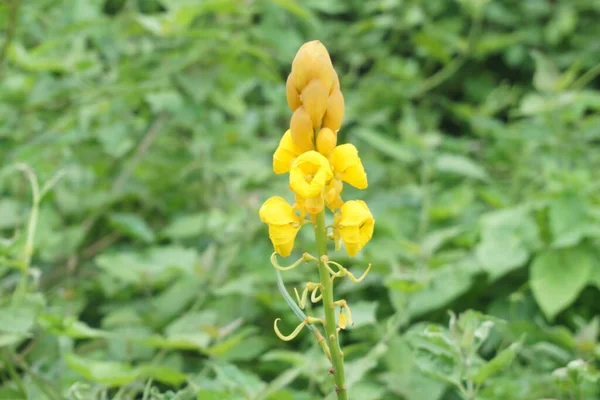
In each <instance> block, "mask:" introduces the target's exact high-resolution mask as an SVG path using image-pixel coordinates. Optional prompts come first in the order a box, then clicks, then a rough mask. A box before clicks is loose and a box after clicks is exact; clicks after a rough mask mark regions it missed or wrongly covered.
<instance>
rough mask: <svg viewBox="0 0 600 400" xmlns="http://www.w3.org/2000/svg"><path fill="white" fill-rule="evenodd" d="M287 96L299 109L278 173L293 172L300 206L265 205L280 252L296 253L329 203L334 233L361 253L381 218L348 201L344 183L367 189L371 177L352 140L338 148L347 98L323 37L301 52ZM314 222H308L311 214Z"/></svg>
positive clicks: (277, 160)
mask: <svg viewBox="0 0 600 400" xmlns="http://www.w3.org/2000/svg"><path fill="white" fill-rule="evenodd" d="M286 97H287V103H288V105H289V107H290V109H291V110H292V111H293V112H294V113H293V115H292V118H291V120H290V129H289V130H288V131H287V132H285V134H284V135H283V137H282V138H281V141H280V142H279V146H278V147H277V150H276V151H275V154H274V155H273V170H274V171H275V173H276V174H284V173H289V184H290V189H291V190H292V191H293V192H294V194H295V204H294V205H293V206H292V205H290V204H288V203H287V202H286V201H285V200H284V199H283V198H281V197H271V198H270V199H268V200H267V201H266V202H265V203H264V204H263V206H262V207H261V209H260V212H259V215H260V218H261V220H262V222H264V223H266V224H267V225H268V226H269V237H270V239H271V242H272V243H273V246H274V248H275V252H276V253H278V254H279V255H281V256H283V257H287V256H289V255H290V253H291V251H292V249H293V247H294V240H295V238H296V234H297V233H298V230H299V229H300V227H301V226H302V225H303V224H305V223H309V222H310V221H312V222H314V221H313V219H314V216H315V215H316V214H318V213H320V212H321V211H323V209H324V208H325V207H327V208H329V209H330V210H331V211H332V212H334V223H333V232H332V236H333V238H334V240H335V242H336V248H339V247H340V242H343V243H344V245H345V248H346V251H347V252H348V254H349V255H350V256H354V255H356V254H357V253H358V252H359V251H360V250H361V249H362V248H363V247H364V246H365V244H366V243H367V242H368V241H369V240H370V239H371V236H372V235H373V227H374V224H375V220H374V219H373V216H372V215H371V212H370V211H369V208H368V207H367V205H366V203H365V202H363V201H358V200H350V201H347V202H344V201H343V200H342V197H341V192H342V190H343V188H344V183H347V184H349V185H352V186H354V187H355V188H357V189H366V188H367V185H368V183H367V175H366V173H365V170H364V167H363V165H362V162H361V160H360V158H359V156H358V150H357V149H356V147H354V145H352V144H349V143H347V144H342V145H339V146H337V133H338V130H339V129H340V127H341V125H342V119H343V116H344V97H343V95H342V92H341V90H340V83H339V79H338V76H337V73H336V72H335V70H334V68H333V65H332V63H331V58H330V57H329V53H328V52H327V49H326V48H325V46H323V44H321V42H319V41H318V40H315V41H312V42H308V43H305V44H304V45H303V46H302V47H301V48H300V49H299V50H298V53H297V54H296V57H295V58H294V61H293V63H292V72H291V73H290V75H289V77H288V79H287V83H286ZM307 216H308V217H309V220H306V217H307Z"/></svg>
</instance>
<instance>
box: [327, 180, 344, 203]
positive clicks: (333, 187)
mask: <svg viewBox="0 0 600 400" xmlns="http://www.w3.org/2000/svg"><path fill="white" fill-rule="evenodd" d="M342 190H344V184H343V183H342V182H341V181H340V180H338V179H335V178H333V179H332V180H331V181H329V183H328V184H327V186H326V187H325V204H326V205H327V207H328V208H329V209H330V210H331V211H334V210H335V209H338V208H341V207H342V205H343V204H344V201H343V200H342V196H340V193H342Z"/></svg>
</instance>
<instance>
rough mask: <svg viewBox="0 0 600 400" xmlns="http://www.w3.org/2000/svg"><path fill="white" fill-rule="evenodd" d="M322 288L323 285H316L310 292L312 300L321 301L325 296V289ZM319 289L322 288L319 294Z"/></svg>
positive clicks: (314, 301)
mask: <svg viewBox="0 0 600 400" xmlns="http://www.w3.org/2000/svg"><path fill="white" fill-rule="evenodd" d="M322 289H323V288H322V286H321V285H319V286H317V287H315V288H314V289H313V291H312V292H311V294H310V301H312V302H313V303H316V302H318V301H321V299H322V298H323V290H322ZM319 290H321V293H320V294H319V295H318V296H317V293H318V291H319Z"/></svg>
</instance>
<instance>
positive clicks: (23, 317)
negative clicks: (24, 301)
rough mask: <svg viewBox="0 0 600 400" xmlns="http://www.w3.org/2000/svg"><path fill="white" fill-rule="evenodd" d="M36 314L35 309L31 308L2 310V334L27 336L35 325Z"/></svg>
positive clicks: (10, 307) (0, 322)
mask: <svg viewBox="0 0 600 400" xmlns="http://www.w3.org/2000/svg"><path fill="white" fill-rule="evenodd" d="M36 314H37V312H36V310H35V308H34V307H29V306H20V307H12V306H8V307H4V308H0V333H1V332H4V333H16V334H20V335H27V334H28V333H29V331H30V330H31V329H32V328H33V325H34V324H35V318H36Z"/></svg>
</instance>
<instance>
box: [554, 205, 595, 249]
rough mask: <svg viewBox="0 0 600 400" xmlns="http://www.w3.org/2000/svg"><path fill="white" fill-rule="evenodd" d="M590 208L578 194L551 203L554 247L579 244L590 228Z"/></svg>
mask: <svg viewBox="0 0 600 400" xmlns="http://www.w3.org/2000/svg"><path fill="white" fill-rule="evenodd" d="M587 210H588V207H587V204H586V203H585V201H584V199H583V198H582V197H580V196H578V195H576V194H564V195H562V196H560V197H558V198H556V199H553V200H552V201H551V202H550V208H549V210H548V212H549V215H548V216H549V220H550V229H551V232H552V238H553V241H552V246H553V247H571V246H574V245H576V244H578V243H579V242H580V241H581V240H582V239H583V237H584V236H585V234H586V233H587V231H588V228H589V223H588V221H589V215H588V212H587Z"/></svg>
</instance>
